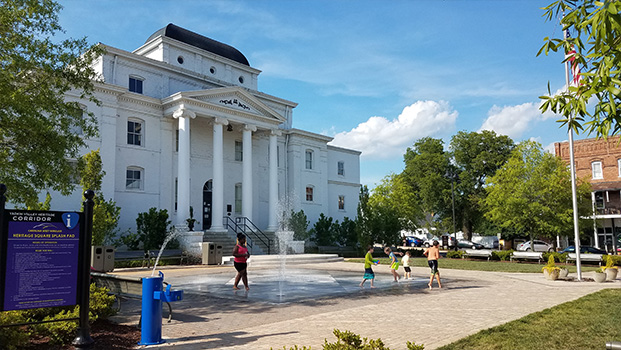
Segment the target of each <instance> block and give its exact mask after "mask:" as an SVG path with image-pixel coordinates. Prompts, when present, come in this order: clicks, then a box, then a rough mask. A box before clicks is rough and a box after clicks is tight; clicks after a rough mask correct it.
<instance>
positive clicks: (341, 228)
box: [335, 217, 358, 247]
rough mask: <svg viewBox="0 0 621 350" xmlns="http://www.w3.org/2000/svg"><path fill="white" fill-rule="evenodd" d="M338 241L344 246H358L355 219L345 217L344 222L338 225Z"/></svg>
mask: <svg viewBox="0 0 621 350" xmlns="http://www.w3.org/2000/svg"><path fill="white" fill-rule="evenodd" d="M337 223H338V221H337ZM335 226H337V225H335ZM336 243H338V244H340V245H343V246H349V247H358V236H357V234H356V222H355V221H354V220H350V219H349V218H348V217H344V218H343V222H341V223H340V225H338V226H337V232H336Z"/></svg>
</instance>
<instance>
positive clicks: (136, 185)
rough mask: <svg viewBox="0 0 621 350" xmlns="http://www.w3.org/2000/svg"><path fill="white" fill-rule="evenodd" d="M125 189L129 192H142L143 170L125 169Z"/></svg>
mask: <svg viewBox="0 0 621 350" xmlns="http://www.w3.org/2000/svg"><path fill="white" fill-rule="evenodd" d="M125 189H126V190H130V191H142V190H144V169H143V168H140V167H136V166H130V167H127V172H126V175H125Z"/></svg>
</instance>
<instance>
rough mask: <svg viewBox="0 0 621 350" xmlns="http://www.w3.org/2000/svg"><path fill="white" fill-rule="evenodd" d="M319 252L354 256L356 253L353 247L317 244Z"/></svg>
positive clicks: (345, 256)
mask: <svg viewBox="0 0 621 350" xmlns="http://www.w3.org/2000/svg"><path fill="white" fill-rule="evenodd" d="M317 250H318V252H319V254H338V255H339V256H340V257H344V258H347V257H354V256H357V255H358V252H357V251H356V248H355V247H351V246H345V247H338V246H322V245H320V246H317Z"/></svg>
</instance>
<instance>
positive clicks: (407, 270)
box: [401, 250, 412, 280]
mask: <svg viewBox="0 0 621 350" xmlns="http://www.w3.org/2000/svg"><path fill="white" fill-rule="evenodd" d="M401 262H403V270H405V272H404V273H403V279H406V280H409V279H411V278H412V269H410V251H409V250H408V251H407V252H405V255H404V256H403V258H402V259H401Z"/></svg>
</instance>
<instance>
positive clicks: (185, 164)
mask: <svg viewBox="0 0 621 350" xmlns="http://www.w3.org/2000/svg"><path fill="white" fill-rule="evenodd" d="M163 102H164V108H165V112H164V115H170V116H172V118H173V119H176V120H177V121H178V122H177V129H178V133H177V135H178V136H177V144H178V147H177V169H176V173H175V174H174V175H175V176H176V179H177V181H176V183H177V190H176V203H177V211H176V216H175V218H174V224H175V226H177V227H180V228H182V227H186V219H187V218H189V211H190V206H191V203H193V202H196V201H197V200H198V197H199V196H201V194H202V191H199V189H200V188H199V187H202V184H203V182H204V181H198V182H192V170H191V167H192V164H193V157H201V158H204V159H211V167H209V168H210V169H208V168H205V169H195V170H194V173H197V172H196V170H200V171H199V173H201V174H202V175H203V176H204V178H205V179H208V178H210V179H211V181H212V199H211V203H210V208H209V209H208V211H209V213H210V216H209V218H210V219H211V225H210V228H209V229H208V231H211V232H220V231H226V227H225V226H224V225H223V220H222V219H223V218H224V217H225V208H226V207H227V201H226V200H225V193H226V192H227V191H229V192H230V191H236V189H237V188H240V187H241V208H237V207H236V208H235V210H232V211H233V212H234V213H235V215H234V216H237V217H245V218H246V219H248V220H250V221H253V218H254V214H255V202H256V201H257V200H258V198H257V197H258V195H257V194H258V193H259V192H260V191H257V189H256V188H255V185H254V184H255V183H257V182H256V181H255V176H254V175H255V170H256V167H253V159H254V158H255V157H256V154H255V150H256V147H261V146H257V145H256V143H255V142H253V140H254V139H255V138H256V137H257V136H258V135H261V136H263V137H265V136H267V139H268V142H267V145H266V146H267V148H268V150H267V154H268V162H267V165H268V167H267V174H268V178H267V180H268V181H267V187H268V196H267V204H268V222H267V226H264V227H260V228H261V229H263V230H267V231H275V230H276V229H277V228H278V222H277V208H278V159H277V156H278V146H277V145H278V137H279V136H281V135H282V132H281V131H280V130H279V125H280V124H282V123H283V122H284V119H283V118H282V117H281V116H280V115H278V114H277V113H276V112H274V111H272V110H271V109H270V108H269V107H268V106H266V105H264V104H263V103H262V102H260V101H259V100H257V99H256V98H254V97H253V96H251V95H249V94H247V93H246V92H245V91H244V90H243V89H240V88H223V89H210V90H205V91H194V92H191V93H188V92H180V93H177V94H174V95H172V96H169V97H168V98H166V99H164V101H163ZM199 119H206V120H207V121H208V123H209V124H211V126H212V130H213V137H212V140H211V143H212V147H211V153H210V154H197V152H196V150H194V149H193V146H192V145H193V144H196V143H197V142H195V140H193V139H192V137H193V136H192V135H195V134H194V133H192V131H191V130H192V123H193V122H194V120H199ZM225 130H227V132H225ZM240 134H241V144H242V153H241V156H240V158H241V159H240V160H241V168H242V169H241V175H242V176H241V182H240V183H233V182H231V180H232V177H230V176H227V174H226V171H225V163H226V162H227V161H228V162H229V163H230V162H231V159H230V158H229V159H227V157H226V156H225V152H224V150H225V149H226V148H227V147H225V139H227V138H228V139H231V138H235V139H237V138H238V137H239V136H240ZM194 137H197V136H194ZM196 141H198V140H196ZM203 141H205V140H203ZM229 141H230V140H229ZM206 151H207V152H209V150H206ZM209 170H211V171H209ZM236 185H237V186H236ZM235 195H239V194H238V193H235ZM194 196H196V197H197V198H193V197H194ZM201 200H202V198H201ZM234 205H235V206H237V205H238V202H236V203H235V204H234ZM228 206H231V209H233V208H232V206H233V204H228ZM203 211H204V210H203ZM227 214H228V215H231V214H232V213H231V212H230V211H228V210H227ZM204 218H205V217H204ZM253 222H254V221H253Z"/></svg>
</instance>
